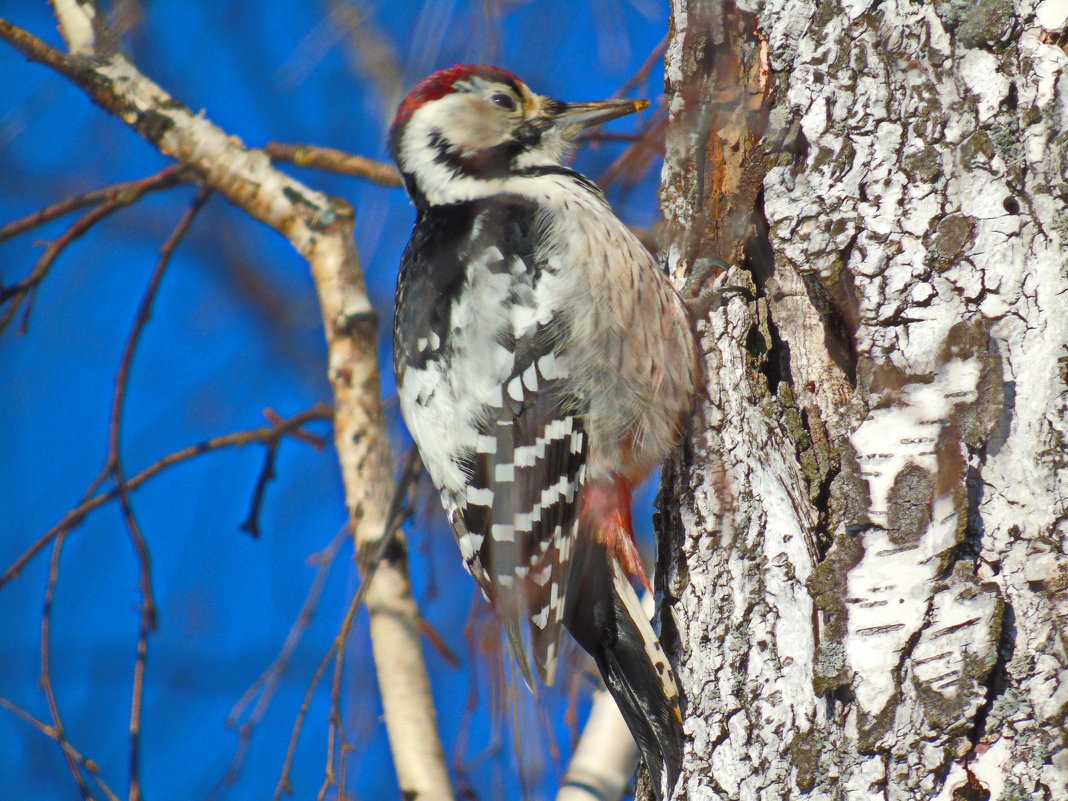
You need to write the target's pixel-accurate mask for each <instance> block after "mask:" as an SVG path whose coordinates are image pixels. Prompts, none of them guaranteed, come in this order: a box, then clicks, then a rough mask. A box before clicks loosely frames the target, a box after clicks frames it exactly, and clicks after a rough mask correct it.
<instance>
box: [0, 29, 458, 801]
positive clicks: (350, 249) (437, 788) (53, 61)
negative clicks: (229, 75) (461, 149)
mask: <svg viewBox="0 0 1068 801" xmlns="http://www.w3.org/2000/svg"><path fill="white" fill-rule="evenodd" d="M0 39H3V40H5V41H7V42H9V43H10V44H12V45H13V46H14V47H15V48H17V49H18V50H19V51H21V52H22V53H23V54H25V55H26V56H27V57H28V58H29V59H30V60H32V61H37V62H40V63H42V64H45V65H47V66H49V67H51V68H52V69H54V70H56V71H57V72H59V73H61V74H62V75H64V76H66V77H67V78H68V79H70V80H71V81H72V82H73V83H75V84H76V85H77V86H79V87H81V88H82V89H83V90H84V91H85V92H86V93H87V94H88V95H89V96H90V97H91V98H92V100H93V101H94V102H96V103H97V104H98V105H100V106H101V107H103V108H104V109H105V110H106V111H108V112H110V113H112V114H114V115H115V116H117V117H119V118H120V119H121V120H123V121H124V122H125V123H126V124H128V125H129V126H131V127H132V128H133V129H134V130H135V131H137V133H138V134H140V135H141V136H142V137H143V138H144V139H145V140H146V141H148V142H149V144H151V145H153V146H154V147H156V148H157V149H158V150H159V151H160V152H162V153H164V154H166V155H168V156H171V157H172V158H175V159H177V160H178V161H179V162H181V163H182V164H183V165H185V166H187V167H189V168H190V169H192V170H194V171H195V172H196V173H197V174H198V175H199V177H200V180H201V182H202V183H204V184H206V185H207V186H210V187H211V188H212V189H214V190H215V191H217V192H219V193H220V194H221V195H223V196H224V197H225V198H226V199H227V200H229V201H230V202H231V203H233V204H234V205H235V206H238V207H239V208H241V209H242V210H243V211H245V212H247V213H248V214H250V215H251V216H252V217H254V218H255V219H257V220H260V221H261V222H264V223H266V224H267V225H269V226H270V227H271V228H273V229H275V230H276V231H278V232H279V233H281V234H282V235H283V236H285V237H286V239H288V240H289V242H290V243H291V244H292V245H293V247H294V248H295V249H296V250H297V252H298V253H300V254H301V256H303V257H304V258H305V259H306V260H307V261H308V263H309V265H310V266H311V270H312V274H313V276H314V279H315V283H316V288H317V292H318V296H319V302H320V310H321V312H322V317H323V324H324V329H325V332H326V339H327V345H328V350H329V357H328V358H329V378H330V381H331V384H332V386H333V390H334V408H335V423H334V439H335V445H336V447H337V451H338V457H339V459H340V462H341V468H342V477H343V480H344V483H345V496H346V504H347V507H348V511H349V517H350V519H351V521H352V528H353V532H354V536H355V539H356V548H357V552H358V553H366V552H367V549H368V548H371V547H373V545H374V543H375V542H376V541H377V539H378V538H379V537H380V536H381V533H382V531H383V530H384V527H385V523H386V519H387V514H388V508H389V501H390V497H391V495H392V493H393V483H394V482H393V460H392V456H391V454H390V450H389V443H388V438H387V434H386V429H385V423H384V417H383V413H382V405H381V398H380V388H379V384H380V382H379V372H378V364H377V358H376V347H375V344H376V342H375V340H376V336H375V334H376V323H377V318H376V315H375V313H374V311H373V309H372V308H371V304H370V301H369V300H368V297H367V292H366V288H365V286H364V281H363V274H362V272H361V269H360V264H359V260H358V258H357V255H356V248H355V245H354V242H353V212H352V208H351V207H350V206H349V205H348V204H347V203H346V202H344V201H342V200H338V199H334V198H330V197H328V196H326V195H325V194H323V193H321V192H317V191H314V190H312V189H310V188H309V187H307V186H305V185H304V184H302V183H301V182H299V181H296V180H294V179H292V178H290V177H289V176H287V175H285V174H284V173H282V172H279V171H278V170H277V169H275V168H274V166H273V165H272V164H271V161H270V159H269V158H268V156H267V155H266V154H265V153H263V152H262V151H259V150H255V149H250V148H248V147H246V146H245V145H244V144H242V143H241V142H240V140H238V139H237V138H236V137H233V136H230V135H228V134H227V133H226V132H225V131H223V130H222V129H220V128H218V127H217V126H216V125H214V124H213V123H211V122H210V121H208V120H207V119H206V118H205V117H204V116H203V115H201V114H194V113H193V112H192V111H191V110H190V109H189V108H188V107H186V106H185V105H183V104H181V103H180V102H178V101H177V100H175V99H174V98H172V97H171V96H170V95H169V94H168V93H167V92H166V91H164V90H163V89H162V88H161V87H160V86H158V85H157V84H155V83H154V82H153V81H151V80H150V79H149V78H147V77H146V76H144V75H143V74H141V72H140V71H139V70H138V69H137V68H136V67H135V66H134V65H133V64H132V63H131V62H130V61H129V60H128V59H127V58H126V57H125V56H124V55H123V54H121V53H115V54H113V55H109V56H107V57H103V58H96V59H93V60H89V59H86V58H84V57H79V56H78V55H72V56H67V55H64V54H63V53H61V52H59V51H57V50H55V49H54V48H52V47H50V46H49V45H48V44H46V43H45V42H43V41H42V40H41V39H39V38H37V37H36V36H34V35H33V34H31V33H29V32H28V31H25V30H23V29H21V28H18V27H17V26H15V25H12V24H11V23H10V22H7V21H6V20H2V19H0ZM366 603H367V608H368V612H369V615H370V619H371V639H372V646H373V649H374V657H375V664H376V667H377V669H378V679H379V686H380V689H381V692H382V699H383V706H384V709H385V716H386V725H387V729H388V731H389V737H390V743H391V746H392V749H393V755H394V760H395V762H396V769H397V776H398V779H399V781H400V785H401V790H402V793H403V794H404V795H405V796H406V797H417V798H419V799H442V800H443V801H447V800H448V799H451V798H452V793H451V789H450V786H449V779H448V772H447V769H446V766H445V759H444V754H443V751H442V748H441V743H440V738H439V736H438V732H437V722H436V717H435V713H434V707H433V701H432V698H431V695H430V685H429V680H428V678H427V674H426V666H425V663H424V660H423V654H422V645H421V642H420V638H419V626H418V614H417V610H416V607H415V602H414V600H413V598H412V593H411V586H410V582H409V581H408V575H407V564H406V558H405V550H404V547H403V544H401V545H399V546H398V547H397V548H394V549H393V550H392V552H391V553H389V554H388V555H387V558H386V559H385V560H384V562H383V563H382V564H381V565H379V567H378V570H377V574H376V576H375V580H374V582H373V583H372V586H371V587H370V589H369V591H368V593H367V598H366Z"/></svg>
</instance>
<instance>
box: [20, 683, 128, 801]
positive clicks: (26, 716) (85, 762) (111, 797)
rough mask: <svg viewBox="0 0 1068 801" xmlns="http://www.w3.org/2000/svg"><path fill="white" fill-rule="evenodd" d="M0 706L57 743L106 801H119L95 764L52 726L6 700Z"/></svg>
mask: <svg viewBox="0 0 1068 801" xmlns="http://www.w3.org/2000/svg"><path fill="white" fill-rule="evenodd" d="M0 706H2V707H3V708H4V709H6V710H8V711H9V712H12V713H13V714H15V715H17V716H18V717H20V718H22V719H23V720H24V721H26V722H27V723H29V724H30V725H31V726H33V727H34V728H35V729H37V731H39V732H41V734H43V735H44V736H45V737H48V738H50V739H52V740H55V741H56V742H57V743H59V744H60V746H62V748H63V753H65V754H67V755H69V756H70V757H71V759H73V760H74V761H75V762H76V763H77V764H78V765H79V766H80V767H81V768H82V770H84V771H85V772H86V773H88V774H89V775H90V776H92V777H93V781H95V782H96V784H97V786H98V787H99V788H100V791H101V792H102V793H104V795H105V796H107V799H108V801H119V797H118V796H117V795H115V793H114V792H112V790H111V788H110V787H108V785H107V783H106V782H105V781H104V780H103V779H102V778H101V777H100V768H98V767H97V764H96V763H95V762H94V761H93V760H91V759H87V758H86V757H84V756H82V754H81V752H80V751H78V749H76V748H75V747H74V746H73V745H71V744H70V741H68V740H67V739H65V738H64V737H62V735H61V734H60V732H58V731H57V730H56V728H55V727H54V726H49V725H48V724H47V723H44V722H42V721H40V720H38V719H37V718H35V717H34V716H33V715H31V714H30V713H29V712H27V711H26V710H25V709H23V708H22V707H20V706H18V705H16V704H13V703H11V702H10V701H9V700H7V699H6V698H0Z"/></svg>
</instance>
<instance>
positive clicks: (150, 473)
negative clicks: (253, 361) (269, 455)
mask: <svg viewBox="0 0 1068 801" xmlns="http://www.w3.org/2000/svg"><path fill="white" fill-rule="evenodd" d="M333 416H334V413H333V410H332V409H331V408H330V406H329V405H328V404H326V403H323V402H321V401H320V402H319V403H317V404H315V405H314V406H312V407H311V408H309V409H305V410H304V411H303V412H300V413H298V414H295V415H293V416H292V417H290V418H288V419H287V420H285V422H284V423H283V424H282V425H279V426H260V427H259V428H250V429H247V430H245V431H235V432H234V433H232V434H224V435H223V436H220V437H214V438H212V439H208V440H204V441H203V442H200V443H197V444H196V445H190V446H188V447H186V448H182V449H181V450H177V451H174V452H173V453H170V454H168V455H167V456H164V457H163V458H162V459H159V460H158V461H156V462H154V463H153V464H151V465H149V466H148V467H146V468H145V469H144V470H142V471H141V472H140V473H138V474H137V475H135V476H134V477H133V478H131V479H129V480H128V481H127V482H126V489H127V491H133V490H135V489H137V488H138V487H140V486H141V485H142V484H144V483H145V482H146V481H148V480H149V479H152V478H154V477H155V476H157V475H159V474H160V473H162V472H163V471H165V470H167V469H169V468H171V467H174V466H175V465H176V464H181V463H182V462H186V461H188V460H190V459H192V458H195V457H197V456H200V455H202V454H205V453H208V452H210V451H217V450H222V449H224V448H240V447H242V446H244V445H249V444H251V443H254V442H272V441H274V440H277V439H279V438H280V437H284V436H286V435H287V434H290V433H292V432H293V431H296V430H297V429H299V428H301V426H303V425H305V424H306V423H310V422H312V421H314V420H332V419H333ZM118 495H119V490H118V489H117V488H115V487H112V488H111V489H108V490H105V491H104V492H101V493H99V494H97V495H94V496H93V497H92V498H90V499H89V500H87V501H83V502H82V503H79V504H78V505H77V506H75V507H74V508H73V509H71V510H70V511H68V512H67V513H66V514H65V515H64V516H63V519H62V520H60V521H59V522H58V523H56V524H55V525H54V526H52V527H51V528H50V529H48V531H46V532H45V533H44V534H42V535H41V536H40V537H38V539H37V541H36V542H34V543H33V545H31V546H30V547H29V548H27V549H26V550H25V551H24V552H23V553H22V555H21V556H19V557H18V558H17V559H16V560H15V561H14V562H13V563H12V564H11V566H10V567H8V568H7V570H5V571H4V573H3V575H0V588H3V586H4V585H5V584H7V582H8V581H10V580H11V579H12V578H14V577H15V576H17V575H18V574H19V573H20V572H21V571H22V569H23V568H24V567H26V565H27V563H28V562H29V561H30V560H31V559H33V558H34V557H35V556H36V555H37V554H38V553H40V552H41V550H42V549H43V548H44V547H45V546H46V545H48V543H50V542H51V541H52V540H54V539H55V538H56V537H57V536H58V535H59V534H60V533H62V532H64V531H70V530H71V529H73V528H76V527H77V526H79V525H81V523H82V522H83V521H84V520H85V518H86V517H87V516H88V515H89V514H90V513H92V512H93V511H95V510H96V509H98V508H100V507H101V506H103V505H104V504H105V503H107V502H108V501H111V500H114V499H115V498H117V497H118Z"/></svg>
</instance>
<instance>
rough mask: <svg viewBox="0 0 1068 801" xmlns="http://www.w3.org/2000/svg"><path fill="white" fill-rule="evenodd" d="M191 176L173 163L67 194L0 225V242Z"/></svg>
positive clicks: (160, 188) (167, 185)
mask: <svg viewBox="0 0 1068 801" xmlns="http://www.w3.org/2000/svg"><path fill="white" fill-rule="evenodd" d="M188 180H189V173H188V172H186V171H185V170H183V169H182V168H181V167H180V166H178V165H177V164H172V165H171V166H170V167H165V168H164V169H162V170H160V171H159V172H157V173H156V174H154V175H149V176H147V177H145V178H138V179H137V180H136V181H124V182H122V183H118V184H110V185H108V186H102V187H99V188H97V189H93V190H90V191H89V192H84V193H82V194H80V195H75V196H74V197H69V198H66V199H64V200H61V201H59V202H58V203H53V204H52V205H50V206H45V207H44V208H43V209H41V210H40V211H36V212H34V213H33V214H30V215H29V216H26V217H23V218H22V219H19V220H13V221H12V222H9V223H8V224H7V225H3V226H0V242H6V241H7V240H8V239H12V238H14V237H16V236H18V235H19V234H22V233H25V232H26V231H30V230H32V229H34V228H38V227H40V226H42V225H45V224H47V223H50V222H52V221H53V220H58V219H59V218H60V217H66V216H67V215H68V214H72V213H73V212H76V211H78V210H79V209H83V208H85V207H86V206H95V205H97V204H98V203H103V202H106V201H118V200H120V199H122V198H126V197H131V193H132V197H131V199H130V201H129V202H131V203H132V202H133V201H135V200H138V199H140V198H141V196H142V195H144V194H146V193H148V192H158V191H160V190H163V189H170V188H172V187H174V186H177V185H178V184H180V183H183V182H185V181H188Z"/></svg>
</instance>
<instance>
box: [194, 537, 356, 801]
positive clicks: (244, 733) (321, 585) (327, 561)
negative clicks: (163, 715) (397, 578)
mask: <svg viewBox="0 0 1068 801" xmlns="http://www.w3.org/2000/svg"><path fill="white" fill-rule="evenodd" d="M350 533H351V530H350V528H349V524H348V523H346V524H345V525H344V526H342V527H341V529H340V530H339V531H338V533H337V535H336V536H335V537H334V539H333V540H332V541H331V542H330V544H329V545H327V546H326V548H324V549H323V550H321V551H319V552H318V553H316V554H314V555H313V556H312V557H311V559H309V561H310V562H314V563H316V564H317V565H318V568H317V570H316V573H315V579H314V580H313V581H312V584H311V587H310V588H309V589H308V594H307V595H306V596H305V598H304V604H303V605H302V606H301V609H300V613H299V614H298V615H297V619H296V620H295V621H293V625H292V627H291V628H290V629H289V633H288V634H287V635H286V639H285V642H284V643H283V644H282V648H281V650H280V651H279V652H278V656H276V657H275V658H274V661H273V662H271V664H270V665H269V666H268V667H267V669H266V670H265V671H263V673H261V674H260V675H259V677H258V678H257V679H256V681H254V682H253V683H252V685H251V686H250V687H249V688H248V689H247V690H246V691H245V694H244V695H243V696H241V698H240V700H238V702H237V703H236V704H234V706H233V709H231V710H230V716H229V717H228V718H227V720H226V725H227V726H236V725H237V723H238V721H239V720H241V718H242V717H243V716H244V714H245V710H246V709H248V707H249V705H250V704H251V703H252V702H253V700H256V705H255V706H254V707H253V708H252V711H251V712H250V713H249V715H248V718H247V719H246V720H245V721H244V722H243V723H241V725H240V727H239V728H238V735H237V736H238V745H237V749H236V750H235V751H234V756H233V758H232V759H231V760H230V766H229V768H227V771H226V774H225V775H224V776H223V777H222V779H220V780H219V782H218V784H216V786H215V788H214V789H213V790H212V792H211V794H210V795H209V796H208V801H211V799H213V798H214V797H215V796H216V795H217V794H218V792H219V791H220V790H221V789H222V787H223V786H225V785H230V784H233V783H234V781H236V779H237V776H238V774H239V773H240V771H241V768H242V766H243V765H244V763H245V757H246V756H247V755H248V749H249V747H250V746H251V744H252V734H253V732H254V730H255V728H256V726H258V725H259V723H260V722H261V721H262V720H263V718H264V716H265V715H266V714H267V710H268V709H269V708H270V705H271V701H272V700H273V699H274V695H275V693H276V692H277V690H278V687H279V686H280V685H281V682H282V677H283V676H284V675H285V671H286V668H287V667H288V666H289V662H290V660H291V659H292V658H293V654H294V653H295V652H296V649H297V646H298V645H299V644H300V640H301V638H302V637H303V635H304V632H305V631H307V629H308V626H309V625H310V624H311V620H312V615H313V614H314V613H315V610H316V608H317V607H318V605H319V599H320V598H321V597H322V594H323V590H324V589H325V587H326V579H327V578H328V577H329V575H330V568H331V567H333V565H334V562H335V561H336V559H337V555H338V553H339V552H340V550H341V547H342V546H343V545H344V544H345V542H346V541H347V540H348V537H349V535H350Z"/></svg>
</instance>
